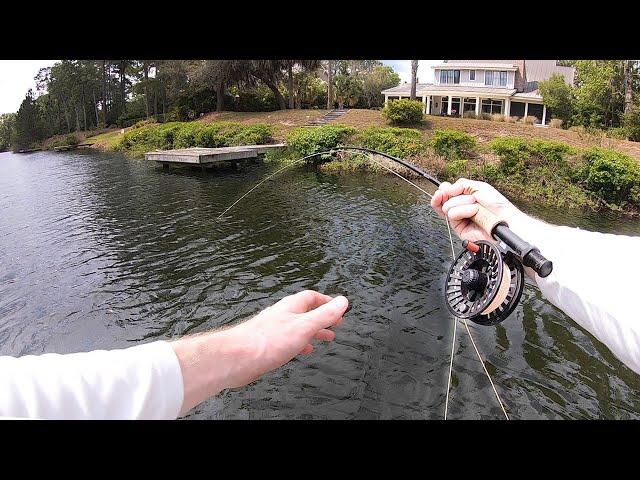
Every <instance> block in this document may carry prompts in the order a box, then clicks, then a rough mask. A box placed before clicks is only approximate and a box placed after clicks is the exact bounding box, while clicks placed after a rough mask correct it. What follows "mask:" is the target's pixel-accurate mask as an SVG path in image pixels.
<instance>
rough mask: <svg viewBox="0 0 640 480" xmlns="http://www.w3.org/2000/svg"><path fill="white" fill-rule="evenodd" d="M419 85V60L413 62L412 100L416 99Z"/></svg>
mask: <svg viewBox="0 0 640 480" xmlns="http://www.w3.org/2000/svg"><path fill="white" fill-rule="evenodd" d="M417 83H418V60H411V95H410V97H409V99H410V100H415V99H416V86H417Z"/></svg>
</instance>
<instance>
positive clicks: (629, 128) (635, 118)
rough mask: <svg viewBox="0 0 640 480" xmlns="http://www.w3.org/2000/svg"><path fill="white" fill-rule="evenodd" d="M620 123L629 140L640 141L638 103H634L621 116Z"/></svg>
mask: <svg viewBox="0 0 640 480" xmlns="http://www.w3.org/2000/svg"><path fill="white" fill-rule="evenodd" d="M622 124H623V125H624V128H625V133H626V134H627V138H628V139H629V140H633V141H634V142H640V105H636V106H634V107H633V108H631V110H630V111H629V112H628V113H625V114H624V116H623V117H622Z"/></svg>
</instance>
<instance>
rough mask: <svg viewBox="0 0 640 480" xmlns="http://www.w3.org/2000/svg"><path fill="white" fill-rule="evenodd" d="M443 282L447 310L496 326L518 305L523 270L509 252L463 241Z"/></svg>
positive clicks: (487, 243)
mask: <svg viewBox="0 0 640 480" xmlns="http://www.w3.org/2000/svg"><path fill="white" fill-rule="evenodd" d="M463 245H464V247H465V250H463V251H462V252H461V253H460V254H459V255H458V256H457V257H456V259H455V260H454V261H453V263H452V264H451V267H450V268H449V273H448V274H447V279H446V283H445V297H446V301H447V308H448V309H449V311H450V312H451V313H452V314H453V315H455V316H456V317H458V318H465V319H469V320H471V321H472V322H475V323H477V324H480V325H495V324H497V323H500V322H502V321H503V320H504V319H505V318H507V317H508V316H509V315H510V314H511V313H512V312H513V310H514V309H515V308H516V306H517V305H518V302H519V301H520V297H521V296H522V289H523V287H524V269H523V267H522V263H521V262H520V260H519V259H518V258H517V257H516V255H514V254H513V253H512V252H511V251H508V250H506V249H503V248H502V247H499V246H496V245H494V244H492V243H489V242H486V241H484V240H480V241H478V242H467V241H466V240H465V241H464V242H463Z"/></svg>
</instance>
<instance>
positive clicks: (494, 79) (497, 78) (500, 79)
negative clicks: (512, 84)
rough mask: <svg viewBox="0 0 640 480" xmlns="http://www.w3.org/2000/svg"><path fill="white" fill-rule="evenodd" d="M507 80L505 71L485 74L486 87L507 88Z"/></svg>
mask: <svg viewBox="0 0 640 480" xmlns="http://www.w3.org/2000/svg"><path fill="white" fill-rule="evenodd" d="M507 78H508V77H507V72H506V71H505V70H503V71H501V72H491V71H487V72H484V84H485V85H500V86H501V87H506V86H507Z"/></svg>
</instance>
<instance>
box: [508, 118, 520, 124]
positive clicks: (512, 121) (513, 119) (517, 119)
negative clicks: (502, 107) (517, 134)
mask: <svg viewBox="0 0 640 480" xmlns="http://www.w3.org/2000/svg"><path fill="white" fill-rule="evenodd" d="M519 120H520V117H506V118H505V122H509V123H517V122H518V121H519Z"/></svg>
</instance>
